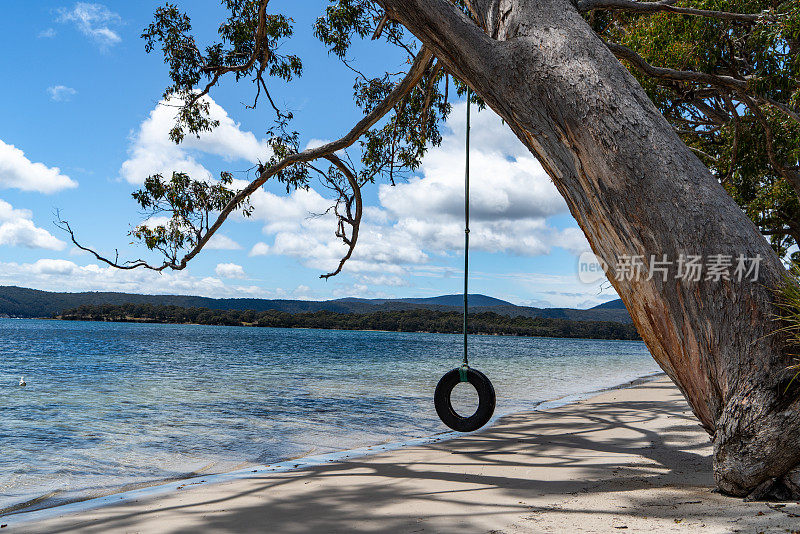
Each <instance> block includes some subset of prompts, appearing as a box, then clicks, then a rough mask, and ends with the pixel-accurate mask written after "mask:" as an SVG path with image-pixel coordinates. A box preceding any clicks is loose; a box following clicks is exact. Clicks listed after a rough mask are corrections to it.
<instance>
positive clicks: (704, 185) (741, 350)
mask: <svg viewBox="0 0 800 534" xmlns="http://www.w3.org/2000/svg"><path fill="white" fill-rule="evenodd" d="M378 3H379V4H380V5H381V6H382V7H384V8H385V9H386V11H387V12H388V14H389V15H390V17H391V18H392V19H394V20H396V21H398V22H400V23H402V24H403V25H404V26H406V27H407V28H408V29H409V30H410V31H411V32H413V33H414V34H415V35H416V36H417V37H418V38H419V39H420V40H421V41H422V42H423V43H424V44H426V45H427V46H429V47H431V48H432V49H433V51H434V53H435V54H436V56H437V57H438V58H439V59H440V60H442V61H444V62H445V63H446V64H447V65H448V67H449V68H450V69H451V71H452V72H454V73H455V74H456V75H457V76H459V77H460V78H461V79H463V80H465V81H466V82H467V83H469V85H470V86H471V87H472V88H473V89H474V90H475V91H476V93H477V94H479V95H480V96H481V97H482V98H483V99H484V100H485V101H486V103H487V104H488V105H489V106H490V107H491V108H492V109H493V110H494V111H496V112H497V113H498V114H499V115H500V116H501V117H502V118H503V119H504V120H505V121H506V122H507V123H508V124H509V125H510V127H511V128H512V129H513V131H514V132H515V133H516V135H517V136H518V137H519V139H520V140H521V141H522V142H523V143H524V144H525V145H526V146H527V147H528V148H529V149H530V151H531V152H532V153H533V154H535V155H536V156H537V158H538V159H539V161H540V162H541V163H542V165H543V167H544V168H545V170H546V171H547V172H548V174H549V175H550V177H551V178H552V179H553V181H554V182H555V185H556V187H557V188H558V190H559V191H560V192H561V194H562V195H563V196H564V198H565V199H566V201H567V204H568V205H569V209H570V211H571V213H572V215H573V216H574V217H575V219H576V220H577V221H578V224H580V226H581V228H582V229H583V231H584V233H585V234H586V237H587V239H588V240H589V243H590V244H591V246H592V248H593V250H594V252H595V254H596V255H597V256H598V257H600V258H601V259H602V260H604V261H605V262H606V263H607V264H608V265H609V266H614V265H616V264H617V261H618V259H619V258H620V256H638V255H641V256H644V265H645V269H647V267H648V265H649V263H650V258H651V255H654V256H655V257H656V258H658V259H659V260H660V259H661V258H662V255H664V254H666V255H667V259H668V260H671V261H677V259H678V258H679V256H680V255H682V254H683V255H701V256H703V258H704V259H706V258H708V257H709V256H711V255H716V254H723V255H729V256H732V257H733V258H736V257H738V256H739V255H744V256H745V257H750V258H755V257H757V256H760V257H761V258H762V261H761V264H760V272H759V278H758V281H757V282H751V281H749V280H747V279H745V280H742V281H737V280H735V279H731V280H722V281H711V280H709V281H706V280H703V279H701V280H700V281H697V282H693V281H689V280H685V279H677V278H676V276H675V275H676V272H675V271H676V269H675V265H673V266H672V267H671V268H670V271H669V276H668V278H667V281H663V280H662V278H661V277H660V276H658V275H657V276H654V277H653V278H652V279H650V280H648V279H646V278H647V277H646V276H644V277H640V278H638V279H634V280H630V281H620V280H617V279H616V278H615V277H614V276H610V277H609V278H610V280H611V282H612V284H613V285H614V287H615V289H616V290H617V292H618V293H619V295H620V297H621V298H622V300H623V301H624V302H625V305H626V306H627V308H628V311H629V312H630V314H631V317H632V318H633V321H634V323H635V325H636V327H637V328H638V330H639V333H640V334H641V336H642V338H643V339H644V341H645V343H646V344H647V346H648V348H649V349H650V351H651V353H652V354H653V357H654V358H655V359H656V361H657V362H658V364H659V365H660V366H661V367H662V368H663V369H664V371H665V372H666V373H667V374H668V375H669V376H670V378H672V380H673V381H674V382H675V383H676V384H677V385H678V387H679V388H680V389H681V391H683V393H684V395H685V396H686V399H687V400H688V402H689V404H690V405H691V407H692V409H693V410H694V413H695V414H696V415H697V417H698V418H699V419H700V422H701V424H702V426H703V428H705V429H706V430H707V431H708V432H709V434H710V435H711V437H712V440H713V443H714V475H715V479H716V481H717V484H718V486H719V488H720V489H721V490H722V491H723V492H726V493H729V494H732V495H738V496H745V495H751V496H754V497H766V496H769V495H773V496H779V497H782V498H787V497H790V496H795V497H798V496H800V487H798V485H800V470H798V465H799V464H800V447H798V444H797V440H798V437H800V409H798V407H799V406H800V403H799V402H798V397H800V395H798V391H797V390H795V391H790V392H789V393H787V394H784V390H785V388H786V384H787V383H788V379H787V378H788V376H789V374H790V373H789V372H788V371H787V370H786V367H787V365H788V364H789V363H790V358H789V357H788V356H787V355H786V354H785V353H784V352H785V351H784V348H783V347H782V345H781V342H780V340H779V339H778V336H775V335H772V334H773V332H774V330H775V329H776V323H775V322H774V320H773V315H772V314H773V307H772V300H773V298H774V293H773V289H774V288H775V287H776V286H777V285H778V284H779V283H780V281H781V277H782V276H783V273H784V269H783V267H782V265H781V263H780V261H779V259H778V257H777V256H776V255H775V253H774V252H773V251H772V249H771V248H770V246H769V244H768V243H767V241H766V240H765V239H764V238H763V237H762V236H761V234H760V233H759V231H758V229H757V228H756V227H755V226H754V225H753V223H752V222H751V221H750V220H749V219H748V218H747V217H746V215H745V214H744V213H743V212H742V210H741V209H739V207H738V206H737V205H736V203H735V202H734V201H733V200H732V199H731V198H730V196H728V195H727V193H725V191H724V190H723V188H722V186H721V185H720V184H719V183H718V182H717V180H716V179H714V177H713V176H712V175H711V174H710V172H709V171H708V169H707V168H705V167H704V166H703V164H702V163H701V162H700V160H699V159H698V158H697V157H696V156H695V155H694V154H693V153H692V151H691V150H689V149H688V148H687V147H686V146H685V145H684V144H683V143H682V142H681V140H680V139H679V138H678V136H677V135H676V134H675V132H674V131H673V129H672V127H671V126H670V125H669V124H668V123H667V121H666V120H665V119H664V118H663V116H662V115H661V114H660V113H659V112H658V110H657V109H656V108H655V106H654V105H653V104H652V102H651V101H650V100H649V99H648V97H647V95H646V94H645V92H644V91H643V90H642V88H641V87H640V86H639V85H638V83H637V82H636V80H635V79H634V78H633V77H632V76H631V75H630V73H628V71H627V70H626V69H625V68H624V67H623V66H622V65H621V64H620V63H619V62H618V61H617V59H616V58H615V57H614V56H613V55H612V54H611V53H610V52H609V50H608V49H607V48H606V47H605V45H604V44H603V42H602V41H601V40H600V39H599V38H598V37H597V36H596V35H595V34H594V32H593V31H592V30H591V28H590V27H589V26H588V25H587V24H586V22H585V21H584V19H583V18H582V17H581V15H580V14H579V13H578V12H577V11H576V9H575V8H574V6H573V5H572V4H571V3H570V2H569V1H568V0H471V1H469V3H470V4H471V7H472V10H473V12H474V14H475V15H476V17H477V19H478V24H480V26H481V27H479V26H478V25H476V24H475V23H474V22H472V21H470V20H469V19H468V18H467V17H465V16H464V15H463V14H461V13H460V12H459V11H458V10H457V9H455V8H454V7H453V5H452V4H451V3H450V2H448V1H447V0H378ZM478 179H479V178H478ZM703 274H704V276H705V273H703Z"/></svg>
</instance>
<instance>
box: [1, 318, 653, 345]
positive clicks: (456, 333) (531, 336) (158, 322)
mask: <svg viewBox="0 0 800 534" xmlns="http://www.w3.org/2000/svg"><path fill="white" fill-rule="evenodd" d="M0 319H4V318H3V317H0ZM5 319H15V320H22V321H56V322H63V323H70V322H84V323H112V324H145V325H148V324H160V325H175V326H202V327H212V328H272V329H285V330H322V331H336V332H386V333H390V334H433V335H445V336H461V335H462V334H461V333H459V332H433V331H430V330H381V329H376V328H323V327H311V326H259V325H257V324H241V325H224V324H202V323H172V322H166V321H156V320H153V321H149V320H136V319H131V320H126V321H106V320H100V319H96V320H95V319H62V318H60V317H5ZM563 320H565V321H572V320H571V319H563ZM575 322H585V321H575ZM597 322H608V323H611V324H615V325H616V324H621V325H627V324H629V323H617V322H615V321H597ZM469 335H470V336H488V337H511V338H519V337H521V338H532V339H567V340H587V341H624V342H639V343H643V341H642V339H641V338H637V339H623V338H619V337H578V336H564V337H554V336H535V335H524V334H497V333H491V332H470V333H469Z"/></svg>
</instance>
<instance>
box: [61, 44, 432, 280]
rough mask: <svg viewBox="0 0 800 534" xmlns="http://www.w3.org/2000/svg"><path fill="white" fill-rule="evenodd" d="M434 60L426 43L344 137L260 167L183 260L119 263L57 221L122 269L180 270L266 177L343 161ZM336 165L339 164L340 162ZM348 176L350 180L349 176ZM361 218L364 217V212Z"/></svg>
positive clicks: (348, 255) (85, 249)
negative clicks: (338, 154)
mask: <svg viewBox="0 0 800 534" xmlns="http://www.w3.org/2000/svg"><path fill="white" fill-rule="evenodd" d="M432 60H433V54H432V53H431V51H430V49H429V48H427V47H425V46H423V47H422V48H421V49H420V51H419V53H418V54H417V56H416V57H415V58H414V62H413V63H412V65H411V68H410V69H409V71H408V73H407V74H406V75H405V77H404V78H403V79H402V80H401V81H400V82H399V83H398V84H397V85H396V86H395V88H394V89H392V91H391V92H390V93H389V94H388V95H386V98H384V99H383V100H382V101H381V102H380V103H379V104H378V105H377V106H375V107H374V108H373V109H372V110H371V111H370V112H369V113H367V115H365V116H364V118H362V119H361V120H360V121H358V123H357V124H356V125H355V126H354V127H353V128H352V129H351V130H350V131H349V132H348V133H347V134H345V135H344V136H343V137H341V138H340V139H337V140H336V141H332V142H330V143H327V144H325V145H322V146H319V147H316V148H309V149H306V150H304V151H302V152H296V153H294V154H290V155H288V156H286V157H285V158H283V159H281V160H280V161H278V162H277V163H275V164H273V165H271V166H269V167H262V168H260V172H259V176H258V178H256V179H255V180H253V181H252V182H250V183H249V184H248V185H247V187H245V188H244V189H242V190H241V191H239V192H238V193H236V195H235V196H234V197H233V198H232V199H231V200H230V201H229V202H228V204H227V205H226V206H225V207H224V208H223V209H222V210H221V211H220V213H219V215H218V216H217V219H216V220H215V221H214V224H212V225H211V226H210V227H209V228H208V230H207V231H206V233H205V234H204V235H203V236H202V237H201V238H200V239H198V241H197V243H196V244H195V245H194V246H193V247H192V248H191V249H190V250H189V251H188V252H187V253H186V254H185V255H184V256H183V257H182V258H181V259H180V260H178V259H177V258H169V257H168V259H167V260H166V261H164V262H163V263H162V264H161V265H151V264H149V263H147V262H146V261H144V260H136V261H133V262H123V263H119V260H118V258H117V259H114V260H110V259H108V258H106V257H104V256H102V255H100V254H98V253H97V252H95V251H94V250H92V249H91V248H88V247H86V246H84V245H81V244H80V243H79V242H78V241H77V239H76V238H75V234H74V232H73V231H72V228H70V226H69V223H67V222H66V221H64V220H62V219H61V218H60V217H59V220H58V221H57V223H58V224H59V226H60V227H61V228H62V229H64V230H65V231H66V232H68V233H69V235H70V238H71V240H72V243H73V244H74V245H75V246H76V247H78V248H79V249H81V250H83V251H86V252H89V253H90V254H92V255H94V257H95V258H97V260H98V261H101V262H103V263H106V264H108V265H110V266H112V267H116V268H118V269H128V270H130V269H136V268H138V267H143V268H145V269H151V270H153V271H163V270H165V269H172V270H176V271H179V270H182V269H184V268H185V267H186V265H187V264H188V263H189V261H191V259H192V258H194V257H195V256H196V255H197V254H198V253H199V252H200V251H201V250H202V249H203V247H204V246H205V245H206V244H207V243H208V241H209V240H210V239H211V237H212V236H213V235H214V233H216V231H217V230H219V228H220V227H221V226H222V224H223V223H224V222H225V220H226V219H227V218H228V216H229V215H230V214H231V213H232V212H233V211H234V210H236V208H237V207H239V206H240V205H241V204H242V203H243V202H244V201H245V200H247V198H249V197H250V195H252V194H253V193H254V192H256V191H257V190H258V188H260V187H261V186H262V185H264V183H266V181H267V180H268V179H269V178H270V177H272V176H274V175H275V174H277V173H278V172H280V171H281V170H283V169H285V168H287V167H289V166H290V165H294V164H297V163H304V162H307V161H312V160H315V159H319V158H322V157H324V158H327V159H328V160H329V161H331V162H332V163H334V164H336V161H337V160H338V161H339V163H341V160H339V158H338V157H336V156H335V153H336V152H337V151H339V150H342V149H344V148H347V147H349V146H350V145H352V144H353V143H355V142H356V141H357V140H358V138H359V137H361V136H362V135H363V134H364V133H365V132H366V131H367V130H369V129H370V128H371V127H372V126H374V125H375V123H377V122H378V121H379V120H380V119H381V118H382V117H383V116H384V115H386V114H387V113H388V112H389V111H391V110H392V108H393V107H394V106H395V105H397V103H398V102H399V101H400V100H402V98H403V97H404V96H405V95H406V94H407V93H408V92H409V91H411V90H412V89H413V88H414V87H416V85H417V84H418V83H419V81H420V79H421V78H422V76H423V74H424V73H425V71H426V70H427V69H428V67H429V65H430V63H431V61H432ZM331 156H333V158H335V159H331ZM336 165H337V167H338V164H336ZM343 172H344V171H343ZM345 176H347V174H345ZM348 180H350V178H349V177H348ZM351 184H352V182H351ZM357 185H358V184H357V183H356V186H357ZM358 198H360V194H359V195H358V196H357V200H358ZM358 218H359V220H360V216H359V217H358ZM354 231H355V229H354ZM356 238H357V232H356V235H354V236H353V238H351V240H350V241H352V242H353V243H355V240H356ZM351 254H352V247H351V249H350V250H349V251H348V253H347V255H346V257H345V259H344V261H347V259H348V258H349V257H350V255H351ZM342 265H344V262H342V263H341V264H340V266H339V268H338V269H337V270H336V271H335V273H338V272H339V271H341V267H342ZM329 276H333V274H330V275H329Z"/></svg>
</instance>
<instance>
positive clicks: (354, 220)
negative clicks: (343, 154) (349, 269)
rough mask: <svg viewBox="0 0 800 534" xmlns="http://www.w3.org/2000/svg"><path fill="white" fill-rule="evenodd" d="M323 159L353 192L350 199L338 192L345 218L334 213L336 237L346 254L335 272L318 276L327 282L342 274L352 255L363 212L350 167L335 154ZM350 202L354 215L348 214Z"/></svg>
mask: <svg viewBox="0 0 800 534" xmlns="http://www.w3.org/2000/svg"><path fill="white" fill-rule="evenodd" d="M325 158H326V159H327V160H328V161H330V162H331V163H333V164H334V165H336V167H337V168H338V169H339V170H340V171H342V174H344V176H345V178H347V181H348V182H349V183H350V189H351V190H352V191H353V197H352V199H351V198H350V197H348V196H347V194H346V193H345V192H344V191H341V190H339V201H342V202H344V203H345V206H346V208H347V217H343V216H342V215H340V214H339V213H338V211H336V215H337V217H338V218H339V231H338V232H337V233H336V235H337V236H338V237H339V238H341V239H342V241H344V243H345V244H346V245H347V246H348V249H347V254H345V255H344V256H343V257H342V259H341V260H339V265H338V266H337V267H336V270H334V271H332V272H329V273H327V274H321V275H319V277H320V278H323V279H325V280H327V279H328V278H330V277H331V276H336V275H337V274H339V273H340V272H342V267H344V264H345V262H347V260H349V259H350V256H352V255H353V250H355V248H356V242H357V241H358V231H359V229H360V228H361V215H362V212H363V204H362V202H361V187H360V186H359V184H358V180H357V179H356V176H355V174H354V173H353V171H351V170H350V167H348V166H347V165H345V163H344V162H343V161H342V160H341V159H339V156H337V155H336V154H328V155H327V156H325ZM352 201H355V205H356V206H355V208H356V211H355V214H352V213H351V212H350V204H351V202H352ZM343 223H347V224H349V225H350V227H351V233H350V237H349V238H348V237H347V234H346V233H345V231H344V224H343Z"/></svg>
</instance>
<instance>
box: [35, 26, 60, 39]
mask: <svg viewBox="0 0 800 534" xmlns="http://www.w3.org/2000/svg"><path fill="white" fill-rule="evenodd" d="M55 36H56V31H55V30H54V29H53V28H47V29H46V30H42V31H40V32H39V34H38V35H37V37H38V38H39V39H52V38H53V37H55Z"/></svg>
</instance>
